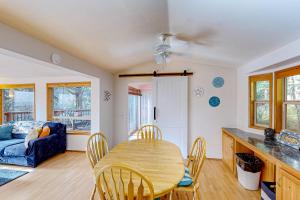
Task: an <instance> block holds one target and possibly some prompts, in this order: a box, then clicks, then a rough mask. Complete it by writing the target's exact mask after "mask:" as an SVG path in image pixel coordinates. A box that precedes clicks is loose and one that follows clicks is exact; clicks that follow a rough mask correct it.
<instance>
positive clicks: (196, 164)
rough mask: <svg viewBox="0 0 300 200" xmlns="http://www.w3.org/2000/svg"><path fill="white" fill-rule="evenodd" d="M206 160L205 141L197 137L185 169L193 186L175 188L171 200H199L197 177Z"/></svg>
mask: <svg viewBox="0 0 300 200" xmlns="http://www.w3.org/2000/svg"><path fill="white" fill-rule="evenodd" d="M205 158H206V141H205V139H204V138H203V137H198V138H196V140H195V141H194V144H193V146H192V149H191V151H190V153H189V156H188V161H187V167H188V168H189V170H190V176H191V178H192V179H193V184H192V185H190V186H188V187H177V188H175V189H174V191H173V194H172V199H174V200H175V199H180V200H184V199H187V198H188V197H190V196H191V198H192V199H194V200H200V193H199V185H200V184H199V175H200V171H201V169H202V166H203V163H204V160H205Z"/></svg>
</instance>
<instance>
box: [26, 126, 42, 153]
mask: <svg viewBox="0 0 300 200" xmlns="http://www.w3.org/2000/svg"><path fill="white" fill-rule="evenodd" d="M39 134H40V128H35V129H32V130H31V131H30V132H29V133H28V134H27V135H26V137H25V141H24V146H25V148H26V149H27V148H28V143H29V141H30V140H34V139H36V138H38V137H39Z"/></svg>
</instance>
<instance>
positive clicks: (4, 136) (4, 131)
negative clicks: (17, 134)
mask: <svg viewBox="0 0 300 200" xmlns="http://www.w3.org/2000/svg"><path fill="white" fill-rule="evenodd" d="M12 129H13V126H12V125H2V126H0V140H10V139H12V133H11V132H12Z"/></svg>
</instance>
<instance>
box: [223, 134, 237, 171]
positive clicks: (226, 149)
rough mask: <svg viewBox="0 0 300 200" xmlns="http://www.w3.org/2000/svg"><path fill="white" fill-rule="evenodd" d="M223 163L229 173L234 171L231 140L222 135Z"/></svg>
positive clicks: (227, 136)
mask: <svg viewBox="0 0 300 200" xmlns="http://www.w3.org/2000/svg"><path fill="white" fill-rule="evenodd" d="M222 138H223V141H222V143H223V145H222V153H223V161H224V163H225V164H226V165H227V166H228V167H229V169H230V170H231V171H234V151H233V138H232V137H230V136H229V135H227V134H225V133H223V137H222Z"/></svg>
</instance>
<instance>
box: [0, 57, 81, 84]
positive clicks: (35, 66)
mask: <svg viewBox="0 0 300 200" xmlns="http://www.w3.org/2000/svg"><path fill="white" fill-rule="evenodd" d="M0 60H1V62H0V78H37V77H57V76H74V75H79V73H77V72H75V71H71V70H68V69H64V68H61V67H57V66H52V65H51V66H47V64H42V63H39V62H38V61H33V60H27V59H24V58H20V57H15V56H11V55H5V54H2V53H0Z"/></svg>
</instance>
